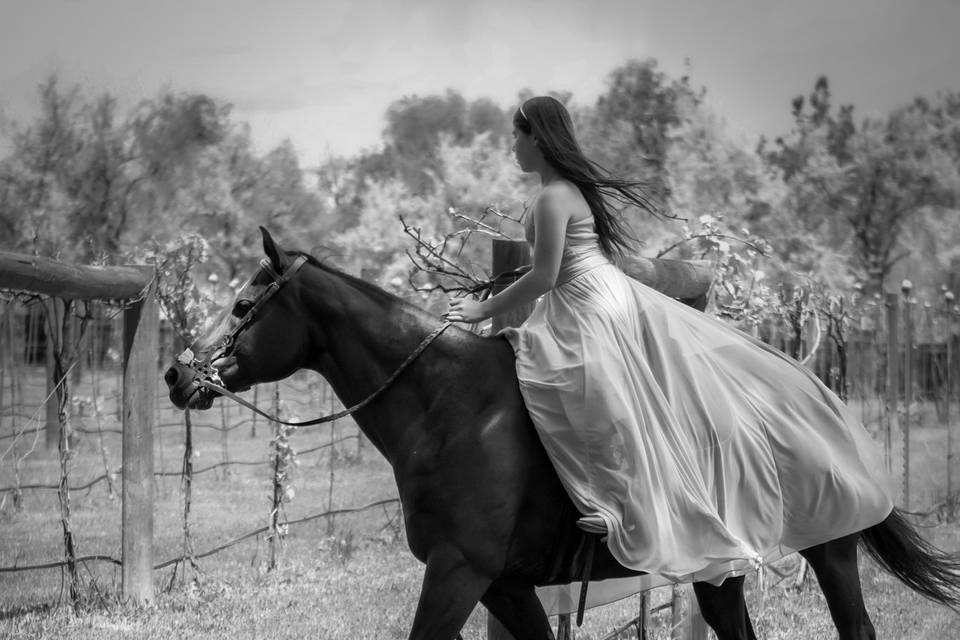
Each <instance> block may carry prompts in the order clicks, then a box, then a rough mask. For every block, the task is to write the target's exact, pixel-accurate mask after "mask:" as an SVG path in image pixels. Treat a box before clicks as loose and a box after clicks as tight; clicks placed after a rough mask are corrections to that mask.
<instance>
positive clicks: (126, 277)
mask: <svg viewBox="0 0 960 640" xmlns="http://www.w3.org/2000/svg"><path fill="white" fill-rule="evenodd" d="M155 286H156V285H155V279H154V269H153V267H148V266H142V265H138V266H124V267H95V266H78V265H71V264H65V263H62V262H58V261H56V260H51V259H49V258H42V257H39V256H31V255H24V254H18V253H11V252H8V251H0V289H7V290H11V291H22V292H27V293H35V294H39V295H44V296H49V297H52V298H60V299H65V300H117V301H126V302H127V306H126V308H125V310H124V314H123V360H122V362H123V393H122V411H121V422H122V428H123V445H122V448H123V454H122V455H123V488H122V498H123V507H122V510H123V513H122V542H121V547H122V553H123V570H122V578H123V583H122V593H123V597H124V599H125V600H128V601H133V602H150V601H152V600H153V596H154V591H153V497H154V483H153V419H154V407H155V395H156V391H155V390H156V377H157V361H158V345H157V343H158V339H157V336H158V324H159V310H158V305H157V300H156V296H155V295H154V292H155Z"/></svg>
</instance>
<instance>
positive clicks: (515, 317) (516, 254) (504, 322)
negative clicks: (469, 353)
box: [491, 238, 533, 333]
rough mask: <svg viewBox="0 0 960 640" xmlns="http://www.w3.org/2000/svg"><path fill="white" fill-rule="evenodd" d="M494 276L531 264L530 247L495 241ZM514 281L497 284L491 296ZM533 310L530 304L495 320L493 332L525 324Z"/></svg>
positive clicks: (519, 242)
mask: <svg viewBox="0 0 960 640" xmlns="http://www.w3.org/2000/svg"><path fill="white" fill-rule="evenodd" d="M492 242H493V247H492V248H493V274H494V276H495V277H496V276H498V275H500V274H502V273H506V272H508V271H512V270H513V269H517V268H519V267H522V266H525V265H528V264H530V245H528V244H527V243H526V242H524V241H522V240H502V239H500V238H494V239H493V241H492ZM512 282H513V280H507V281H505V282H502V283H499V284H495V285H494V287H493V291H492V292H491V295H496V294H498V293H500V292H501V291H503V290H504V289H506V288H507V287H508V286H510V284H511V283H512ZM532 310H533V304H532V303H531V304H529V305H527V306H525V307H522V308H520V309H514V310H513V311H510V312H509V313H505V314H503V315H500V316H496V317H495V318H493V332H494V333H496V332H497V331H500V329H503V328H504V327H516V326H519V325H520V324H522V323H523V321H524V320H526V319H527V316H528V315H530V312H531V311H532Z"/></svg>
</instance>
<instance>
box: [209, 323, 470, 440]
mask: <svg viewBox="0 0 960 640" xmlns="http://www.w3.org/2000/svg"><path fill="white" fill-rule="evenodd" d="M451 324H452V323H451V322H449V321H447V322H444V323H443V324H442V325H440V326H439V327H437V328H436V329H434V330H433V331H432V332H430V334H429V335H428V336H427V337H426V338H424V339H423V340H421V341H420V344H419V345H417V348H416V349H414V350H413V352H412V353H411V354H410V355H409V356H407V359H406V360H404V361H403V362H402V363H400V366H399V367H397V368H396V370H394V372H393V373H392V374H390V377H389V378H387V379H386V380H384V382H383V384H381V385H380V386H379V387H378V388H377V389H376V391H374V392H373V393H371V394H370V395H368V396H367V397H366V398H364V399H363V400H361V401H360V402H358V403H357V404H355V405H353V406H352V407H348V408H346V409H344V410H343V411H338V412H337V413H332V414H330V415H327V416H323V417H321V418H314V419H313V420H305V421H303V422H287V421H286V420H281V419H280V418H278V417H276V416H272V415H270V414H269V413H266V412H265V411H262V410H261V409H259V408H257V406H256V405H254V404H253V403H251V402H247V401H246V400H244V399H243V398H241V397H240V396H238V395H237V394H235V393H233V392H232V391H227V390H226V389H224V388H223V387H222V386H220V385H218V384H216V383H215V382H212V381H211V380H209V379H205V378H201V379H199V380H197V383H198V384H199V385H200V386H201V387H203V388H205V389H209V390H210V391H215V392H217V393H219V394H220V395H222V396H226V397H227V398H230V399H231V400H233V401H234V402H237V403H239V404H242V405H243V406H245V407H246V408H248V409H250V410H251V411H254V412H255V413H257V414H259V415H261V416H263V417H264V418H266V419H267V420H270V421H271V422H277V423H279V424H285V425H289V426H292V427H309V426H311V425H316V424H323V423H325V422H333V421H334V420H339V419H340V418H345V417H347V416H349V415H350V414H352V413H354V412H356V411H359V410H360V409H363V408H364V407H365V406H367V405H368V404H370V403H371V402H373V401H374V400H376V399H377V398H378V397H379V396H380V395H381V394H383V392H384V391H386V390H387V388H388V387H389V386H390V385H391V384H393V381H394V380H396V379H397V378H398V377H399V376H400V374H401V373H403V372H404V371H405V370H406V369H407V367H409V366H410V365H411V364H412V363H413V361H414V360H416V359H417V357H419V356H420V354H421V353H423V352H424V351H425V350H426V349H427V347H429V346H430V344H431V343H432V342H433V341H434V340H436V339H437V338H439V337H440V334H441V333H443V332H444V331H446V330H447V327H449V326H450V325H451Z"/></svg>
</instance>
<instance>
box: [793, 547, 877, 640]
mask: <svg viewBox="0 0 960 640" xmlns="http://www.w3.org/2000/svg"><path fill="white" fill-rule="evenodd" d="M859 535H860V534H858V533H855V534H853V535H849V536H846V537H843V538H838V539H836V540H831V541H830V542H825V543H823V544H820V545H817V546H815V547H810V548H809V549H805V550H803V551H801V552H800V555H802V556H803V557H804V558H806V559H807V562H809V563H810V566H811V567H812V568H813V572H814V573H815V574H816V575H817V581H818V582H819V583H820V589H821V590H822V591H823V595H824V597H826V599H827V606H828V607H830V616H831V617H832V618H833V623H834V624H835V625H836V627H837V632H838V633H839V634H840V640H873V639H874V638H876V637H877V636H876V632H875V631H874V630H873V624H872V623H871V622H870V617H869V616H868V615H867V609H866V607H865V606H864V604H863V593H862V591H861V590H860V573H859V571H858V570H857V538H858V537H859Z"/></svg>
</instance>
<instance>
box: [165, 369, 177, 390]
mask: <svg viewBox="0 0 960 640" xmlns="http://www.w3.org/2000/svg"><path fill="white" fill-rule="evenodd" d="M179 379H180V372H179V371H177V368H176V367H170V368H169V369H167V372H166V373H165V374H163V381H164V382H166V383H167V386H168V387H172V386H173V385H175V384H177V380H179Z"/></svg>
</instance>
